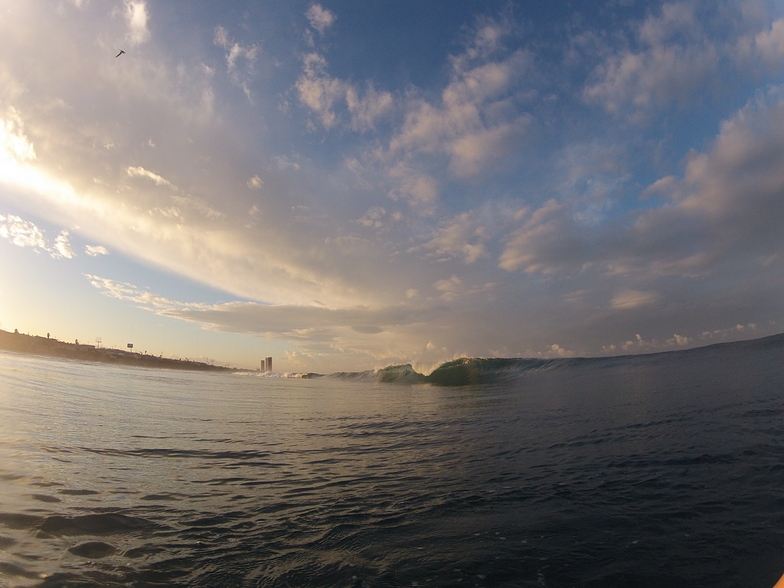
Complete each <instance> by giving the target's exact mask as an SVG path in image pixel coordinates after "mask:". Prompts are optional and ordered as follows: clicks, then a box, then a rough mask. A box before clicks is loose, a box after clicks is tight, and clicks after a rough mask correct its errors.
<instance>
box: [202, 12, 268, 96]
mask: <svg viewBox="0 0 784 588" xmlns="http://www.w3.org/2000/svg"><path fill="white" fill-rule="evenodd" d="M212 40H213V43H214V44H215V45H217V46H218V47H222V48H223V49H225V50H226V67H227V73H228V74H229V78H230V79H231V82H232V83H233V84H234V85H236V86H238V87H239V88H241V89H242V91H243V93H244V94H245V96H246V98H247V99H248V100H249V101H250V102H251V103H252V102H253V92H252V91H251V81H252V79H253V74H254V64H255V63H256V60H257V58H258V54H259V46H258V45H257V44H255V43H254V44H252V45H247V46H243V45H241V44H240V43H237V42H235V41H234V40H233V39H231V38H230V36H229V32H228V31H227V30H226V29H225V28H224V27H222V26H217V27H215V33H214V35H213V39H212Z"/></svg>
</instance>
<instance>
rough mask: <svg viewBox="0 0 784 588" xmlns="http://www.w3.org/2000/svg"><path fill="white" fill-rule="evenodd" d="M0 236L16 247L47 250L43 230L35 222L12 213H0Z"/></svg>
mask: <svg viewBox="0 0 784 588" xmlns="http://www.w3.org/2000/svg"><path fill="white" fill-rule="evenodd" d="M0 237H3V238H4V239H8V240H9V241H10V242H11V243H13V244H14V245H16V246H17V247H32V248H34V249H43V250H44V251H48V250H49V246H48V244H47V243H46V237H45V236H44V232H43V231H42V230H41V229H39V228H38V227H37V226H35V224H33V223H31V222H29V221H26V220H22V219H21V218H20V217H18V216H16V215H13V214H9V215H8V216H3V215H0Z"/></svg>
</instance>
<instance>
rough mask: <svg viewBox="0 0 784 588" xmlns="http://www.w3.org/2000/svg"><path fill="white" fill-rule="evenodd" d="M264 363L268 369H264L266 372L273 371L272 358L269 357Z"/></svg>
mask: <svg viewBox="0 0 784 588" xmlns="http://www.w3.org/2000/svg"><path fill="white" fill-rule="evenodd" d="M264 363H265V364H266V369H265V370H264V371H265V372H271V371H272V358H271V357H268V358H267V359H266V361H265V362H264Z"/></svg>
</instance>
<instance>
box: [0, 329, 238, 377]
mask: <svg viewBox="0 0 784 588" xmlns="http://www.w3.org/2000/svg"><path fill="white" fill-rule="evenodd" d="M0 349H5V350H7V351H16V352H18V353H29V354H32V355H46V356H49V357H63V358H66V359H78V360H82V361H97V362H100V363H113V364H117V365H131V366H137V367H148V368H165V369H174V370H197V371H216V372H218V371H220V372H224V371H232V370H233V368H228V367H223V366H217V365H210V364H208V363H203V362H200V361H188V360H181V359H168V358H165V357H156V356H154V355H147V354H144V353H133V352H130V351H123V350H121V349H109V348H105V347H103V348H102V347H96V346H95V345H83V344H80V343H66V342H64V341H58V340H57V339H50V338H49V337H39V336H37V335H23V334H22V333H16V332H14V333H9V332H8V331H3V330H2V329H0Z"/></svg>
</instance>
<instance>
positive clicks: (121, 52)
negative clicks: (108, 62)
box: [114, 49, 125, 59]
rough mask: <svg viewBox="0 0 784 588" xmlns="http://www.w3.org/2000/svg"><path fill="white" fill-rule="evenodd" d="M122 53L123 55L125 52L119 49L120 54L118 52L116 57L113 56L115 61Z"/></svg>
mask: <svg viewBox="0 0 784 588" xmlns="http://www.w3.org/2000/svg"><path fill="white" fill-rule="evenodd" d="M123 53H125V51H123V50H122V49H120V52H119V53H118V54H117V55H115V56H114V58H115V59H117V58H118V57H119V56H120V55H122V54H123Z"/></svg>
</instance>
